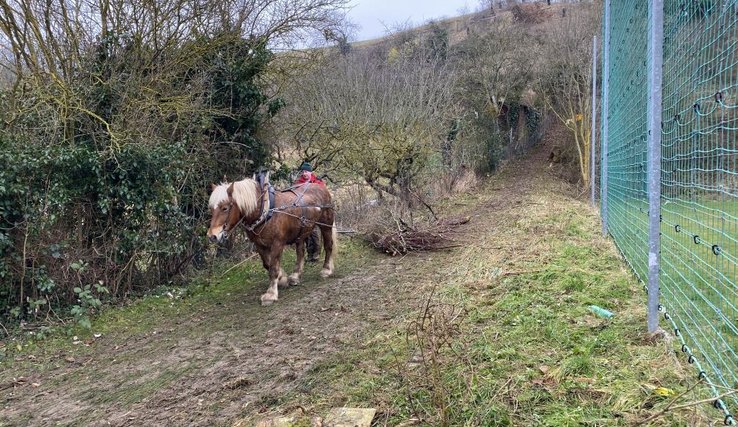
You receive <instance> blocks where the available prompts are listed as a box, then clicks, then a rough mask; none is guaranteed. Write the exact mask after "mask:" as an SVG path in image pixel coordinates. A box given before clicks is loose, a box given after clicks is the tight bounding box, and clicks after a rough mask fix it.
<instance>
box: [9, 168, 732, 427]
mask: <svg viewBox="0 0 738 427" xmlns="http://www.w3.org/2000/svg"><path fill="white" fill-rule="evenodd" d="M506 179H508V178H507V177H506V176H505V173H502V174H501V175H500V176H499V177H497V178H495V179H493V180H492V182H491V183H490V184H488V186H487V188H486V191H482V192H480V193H477V194H466V195H462V196H460V197H459V198H456V199H454V200H453V201H449V202H448V205H445V206H443V207H442V208H443V211H444V212H448V213H449V215H451V214H456V213H458V212H462V211H463V212H468V211H472V212H476V213H479V215H478V216H476V217H475V218H474V219H473V220H472V223H471V226H470V228H469V230H468V231H467V235H466V236H463V237H462V238H463V239H467V240H465V241H467V242H468V243H467V244H465V245H463V246H462V247H460V248H458V249H454V250H452V251H445V252H439V253H428V254H411V255H408V256H406V257H404V258H395V259H392V260H389V259H387V258H385V257H383V256H382V255H379V254H376V253H375V252H373V251H372V250H371V249H369V248H367V247H366V246H365V245H363V244H361V243H359V242H356V241H352V240H347V239H344V240H343V241H342V245H341V249H340V257H339V260H340V267H339V269H340V270H339V274H340V275H342V276H344V278H347V279H350V278H351V274H352V273H353V272H358V273H357V274H360V273H361V272H363V271H366V270H371V269H372V268H374V267H373V266H376V265H378V264H384V265H385V266H387V265H388V264H390V263H391V265H392V266H393V268H385V270H382V271H385V272H386V274H383V275H382V276H381V277H379V279H378V282H377V283H372V286H376V287H385V288H389V287H403V288H406V289H408V290H409V292H411V293H413V294H415V295H416V299H415V300H416V304H415V305H414V306H410V307H408V308H407V309H406V310H404V311H401V312H398V313H393V315H394V317H393V318H391V319H388V320H387V321H386V322H384V323H381V324H379V323H377V324H375V325H374V326H373V327H371V328H369V329H367V330H365V331H364V332H363V333H361V334H360V335H358V336H356V337H355V338H352V340H353V341H351V342H348V343H345V345H343V347H342V349H341V351H340V352H337V353H336V354H334V355H332V356H329V357H327V358H325V359H323V360H320V361H318V362H316V363H315V364H313V365H311V368H310V369H309V371H308V372H307V374H304V375H301V376H299V377H297V378H295V379H294V381H293V386H292V387H291V388H290V389H289V390H288V391H286V392H279V393H265V394H264V395H262V396H261V398H260V399H261V400H260V402H257V403H256V404H254V405H253V406H250V407H247V408H246V409H244V410H243V413H242V415H243V416H245V417H246V419H247V420H251V421H253V420H255V419H257V418H259V417H261V415H262V414H261V413H260V411H262V410H265V411H267V413H280V412H281V413H289V412H291V411H292V410H293V409H294V408H296V407H300V408H303V410H304V411H305V413H307V414H308V415H315V414H325V413H326V412H327V410H328V409H329V408H332V407H336V406H358V407H365V406H370V407H375V408H377V409H378V410H379V415H378V417H377V418H376V419H375V425H398V424H401V423H404V422H407V421H409V420H418V421H419V422H420V424H421V425H454V426H457V425H458V426H493V425H541V426H582V425H590V426H595V425H597V426H609V425H615V426H617V425H629V424H630V423H632V422H634V421H637V420H639V419H644V418H645V417H646V416H648V415H649V414H651V413H653V411H657V410H659V409H660V408H663V407H664V406H665V405H666V404H667V402H668V398H665V397H661V396H658V395H656V394H654V393H653V390H654V389H655V388H656V387H666V388H669V389H672V390H674V391H675V392H676V393H679V392H681V391H684V390H686V389H687V388H688V387H689V386H690V385H691V384H693V383H694V377H695V376H696V375H693V374H694V373H693V372H692V371H691V370H690V369H685V368H684V367H682V366H680V365H679V363H678V362H677V360H676V358H675V357H674V355H673V348H672V347H670V346H669V345H667V344H664V343H663V342H659V341H656V342H654V341H652V340H648V339H647V337H646V334H645V294H644V293H643V290H642V286H641V285H640V284H639V283H638V282H637V280H636V279H635V278H634V277H633V275H632V274H631V273H630V271H629V270H628V269H627V268H626V267H625V266H624V264H623V262H622V260H621V259H620V257H619V256H618V253H617V251H616V250H615V248H614V246H613V245H612V243H611V242H610V241H608V240H605V239H603V238H602V237H600V232H599V224H598V221H597V214H596V212H594V210H592V209H591V208H589V207H587V206H586V205H584V204H583V203H580V202H578V201H576V200H573V199H571V198H569V197H567V196H565V195H564V194H561V193H560V192H557V191H554V190H552V189H551V188H550V187H546V186H544V185H543V184H541V183H537V184H536V185H537V186H538V187H536V188H534V189H533V190H530V191H528V192H526V191H520V190H519V189H518V188H514V189H511V190H508V191H509V192H508V193H505V191H506V190H505V188H504V185H503V184H504V183H505V180H506ZM544 179H545V178H544ZM501 185H502V188H501V187H500V186H501ZM493 188H494V190H493ZM499 191H502V194H499ZM293 256H294V255H293V254H289V253H288V254H287V256H286V258H287V259H285V260H284V262H285V264H288V263H291V262H292V257H293ZM222 271H226V268H223V269H222ZM210 275H211V277H214V279H213V280H204V279H202V280H200V281H198V282H196V283H195V284H194V285H193V286H191V287H189V288H188V289H187V290H186V292H184V293H183V294H182V295H181V297H176V298H170V297H167V296H150V297H147V298H144V299H142V300H140V301H137V302H134V303H132V304H130V305H129V306H126V307H121V308H114V309H109V310H106V311H105V312H103V313H102V314H101V315H100V316H97V317H96V318H94V319H93V322H92V325H93V326H92V329H91V330H90V331H84V330H81V329H78V328H69V329H64V328H62V329H59V330H57V331H55V332H53V333H52V334H51V335H49V336H48V337H47V338H46V339H45V340H43V341H42V342H38V341H35V340H32V339H25V340H19V341H14V342H12V343H10V345H8V346H7V347H8V348H10V349H11V357H9V358H8V359H7V360H6V362H4V363H5V367H8V368H10V369H8V370H4V373H0V384H2V383H4V382H7V381H9V380H10V379H11V377H13V376H14V375H15V374H14V372H22V371H24V370H26V369H28V368H30V367H32V368H33V369H34V371H35V372H37V373H43V372H45V371H47V370H48V371H51V370H54V369H57V370H58V369H59V368H58V366H56V367H55V366H54V363H58V360H59V357H58V355H59V354H61V355H62V356H64V357H67V356H70V357H73V358H74V359H76V360H77V361H84V360H85V359H86V357H87V356H88V355H90V354H93V353H94V352H95V351H98V352H99V351H100V346H111V345H113V344H114V343H121V345H122V344H125V343H126V342H127V341H130V340H131V338H136V337H151V336H152V334H154V333H156V332H157V331H159V332H161V331H166V330H167V329H180V332H182V331H181V329H182V326H181V325H180V323H179V322H183V324H185V325H189V326H188V328H190V330H188V331H187V334H186V337H187V338H188V339H190V340H199V339H200V338H198V336H197V335H198V334H203V335H206V334H210V333H214V332H217V331H219V330H222V329H223V328H227V327H228V326H227V325H228V324H229V323H230V322H229V321H230V319H231V316H241V317H243V316H247V317H248V318H247V319H246V320H244V319H243V318H241V324H245V325H248V324H249V322H250V319H251V318H252V317H250V316H254V317H253V320H254V321H258V320H259V317H258V316H260V315H261V314H259V313H262V311H260V310H254V311H253V313H246V314H244V313H241V312H240V310H242V307H243V302H242V301H241V300H242V299H243V298H244V295H258V293H259V292H260V291H261V287H263V284H264V283H263V282H264V277H265V276H264V272H263V271H262V270H261V266H260V265H259V263H258V262H257V261H256V260H253V262H251V261H250V262H246V263H244V264H243V265H241V266H239V267H238V268H234V269H232V270H231V271H230V272H229V273H227V274H225V275H222V274H218V273H217V271H213V272H210ZM221 276H223V277H221ZM313 279H316V280H317V269H313V270H309V271H308V275H307V277H306V280H313ZM291 292H293V297H295V298H299V296H300V293H301V292H306V290H305V289H300V288H296V289H294V290H292V291H291ZM589 305H599V306H601V307H604V308H607V309H609V310H611V311H613V312H614V313H615V317H614V318H613V319H610V320H607V319H601V318H599V317H596V316H595V315H594V314H593V313H591V312H590V311H589V309H588V306H589ZM426 308H427V310H426ZM283 309H284V308H283ZM376 310H377V311H380V312H381V310H382V307H377V308H376ZM199 318H202V319H205V320H204V321H203V322H196V320H197V319H199ZM93 333H102V334H103V341H101V342H100V343H99V344H93V345H92V346H90V347H86V346H84V345H77V346H70V341H71V338H70V337H71V336H73V335H77V336H78V337H79V338H80V339H81V340H87V339H92V334H93ZM184 336H185V334H184V332H182V333H181V334H180V335H179V336H178V337H184ZM147 342H148V345H149V347H146V348H141V349H137V348H136V344H135V341H134V342H133V343H131V344H129V345H130V348H132V349H133V350H130V349H129V350H127V351H126V352H120V353H118V352H115V351H114V349H110V350H109V355H110V358H114V359H113V360H118V362H117V363H121V365H128V366H138V365H136V364H135V359H136V358H137V357H138V355H139V354H140V353H139V352H140V351H146V352H162V353H161V354H162V357H164V355H165V354H166V352H167V344H166V339H165V338H162V339H161V341H159V339H154V340H151V339H149V340H148V341H147ZM16 345H21V347H22V350H21V351H17V350H15V346H16ZM30 356H34V357H33V358H31V357H30ZM216 356H217V357H222V356H223V355H222V354H220V355H218V354H213V355H212V357H216ZM421 356H422V357H421ZM212 357H211V356H208V357H204V358H201V359H192V360H188V361H184V362H182V363H179V362H177V363H169V364H164V365H162V366H160V367H158V366H140V369H134V370H129V371H127V372H121V373H117V372H112V371H114V370H111V369H109V368H108V369H107V370H106V371H105V373H104V375H105V377H104V378H103V379H102V381H100V382H99V383H100V384H102V385H97V386H96V388H90V389H89V390H87V391H85V390H82V395H80V396H81V398H84V399H87V400H88V401H91V402H94V403H95V405H97V406H99V407H103V408H104V407H110V406H111V405H114V406H115V405H117V406H116V407H117V408H122V409H125V408H131V407H135V405H136V404H138V403H140V402H146V401H147V399H149V398H150V397H151V396H152V395H153V394H154V393H156V392H157V391H160V390H167V389H170V388H172V387H176V385H177V383H178V381H179V380H180V379H181V378H182V377H186V376H188V375H198V373H200V372H202V371H205V370H206V369H207V367H208V366H210V365H209V364H212V363H213V359H212ZM98 359H99V358H98ZM149 360H150V359H149ZM96 363H113V364H114V363H116V362H113V361H111V360H102V361H97V362H96ZM96 366H97V365H94V364H92V365H90V366H89V367H88V368H85V369H78V370H75V371H70V372H68V373H65V375H64V376H63V377H62V376H58V377H56V378H54V377H51V378H50V379H49V380H48V381H47V382H46V383H45V385H44V386H45V387H46V388H48V389H53V388H54V387H55V386H58V387H59V388H60V389H62V390H64V387H70V384H74V383H75V381H74V379H75V378H77V377H79V378H80V379H81V378H82V377H86V376H89V375H96V374H98V371H97V369H96ZM85 393H87V394H85ZM219 393H220V392H219ZM223 393H225V394H216V396H224V397H225V398H226V399H231V398H233V399H237V398H238V396H239V394H238V393H239V392H238V390H232V391H228V392H223ZM703 396H704V393H703V391H699V390H698V391H696V392H692V393H690V394H688V395H686V396H684V398H683V399H697V398H699V397H703ZM222 402H223V400H222V399H219V400H217V401H214V402H212V403H211V405H212V408H213V410H214V411H217V410H218V407H219V406H218V405H222V404H224V403H222ZM257 408H258V410H257ZM718 415H719V414H717V413H716V412H710V413H707V414H705V412H703V407H700V408H697V409H694V408H693V409H692V410H682V411H677V412H669V413H667V414H665V415H664V416H663V417H660V418H658V419H657V420H656V421H655V422H654V423H653V424H652V425H665V426H666V425H668V426H672V425H676V426H679V425H690V423H697V424H705V423H706V420H707V419H708V417H716V418H717V417H718ZM88 417H89V419H86V421H90V422H92V421H94V420H95V419H94V417H95V414H92V415H89V416H88ZM0 419H1V418H0ZM16 420H17V419H16ZM78 421H79V420H78ZM306 422H307V421H306V419H305V418H304V417H303V418H302V419H300V420H299V421H298V423H303V424H305V425H307V424H306ZM243 425H248V422H247V424H243Z"/></svg>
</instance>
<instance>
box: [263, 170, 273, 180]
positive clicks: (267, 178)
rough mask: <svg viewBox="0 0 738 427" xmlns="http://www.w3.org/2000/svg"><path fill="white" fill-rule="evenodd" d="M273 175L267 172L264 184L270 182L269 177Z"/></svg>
mask: <svg viewBox="0 0 738 427" xmlns="http://www.w3.org/2000/svg"><path fill="white" fill-rule="evenodd" d="M271 174H272V173H271V172H270V171H267V172H266V175H265V178H264V182H269V175H271Z"/></svg>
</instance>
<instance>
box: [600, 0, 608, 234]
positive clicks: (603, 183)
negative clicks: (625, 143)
mask: <svg viewBox="0 0 738 427" xmlns="http://www.w3.org/2000/svg"><path fill="white" fill-rule="evenodd" d="M604 24H605V37H604V40H603V41H602V108H601V110H602V136H601V137H600V139H601V140H602V142H601V143H600V152H601V156H600V209H601V210H602V235H603V236H607V178H608V177H607V142H608V141H607V139H608V137H609V134H608V121H609V118H608V115H609V114H610V0H605V22H604Z"/></svg>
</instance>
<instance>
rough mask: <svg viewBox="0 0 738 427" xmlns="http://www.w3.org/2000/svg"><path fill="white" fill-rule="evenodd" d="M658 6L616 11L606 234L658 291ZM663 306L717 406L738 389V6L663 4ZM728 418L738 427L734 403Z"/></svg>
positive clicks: (728, 402)
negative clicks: (652, 21) (654, 261)
mask: <svg viewBox="0 0 738 427" xmlns="http://www.w3.org/2000/svg"><path fill="white" fill-rule="evenodd" d="M647 11H648V4H647V2H638V1H623V2H611V12H610V13H611V16H610V32H611V34H610V37H611V43H610V45H609V54H610V59H609V65H608V67H609V72H610V78H609V82H606V83H608V84H609V102H608V105H607V106H605V107H606V108H607V114H608V118H609V121H608V126H609V139H608V149H607V153H606V154H605V159H606V161H607V166H608V172H607V177H603V178H602V179H607V183H608V186H607V191H606V193H605V194H603V195H602V196H603V197H607V198H608V201H607V220H608V221H607V226H608V229H609V232H610V234H611V235H612V237H613V239H614V240H615V243H616V245H617V246H618V248H619V249H620V251H621V252H622V253H623V256H624V257H625V259H626V260H627V262H628V263H629V264H630V265H631V267H632V268H633V271H634V272H635V273H636V275H637V276H638V277H639V278H640V279H641V280H643V281H645V280H647V272H648V262H647V253H648V211H649V205H648V198H647V192H646V168H647V164H646V151H647V150H646V149H647V147H646V113H647V111H648V105H647V93H648V90H647V81H648V78H647V74H646V73H647V72H648V70H647V56H646V55H647V51H646V45H647V29H648V25H649V23H648V13H647ZM663 42H664V44H663V51H664V54H663V76H662V78H663V101H662V109H663V115H662V123H661V126H662V132H661V135H662V143H661V212H660V214H661V227H660V228H661V265H660V267H661V270H660V275H659V281H660V290H661V295H660V298H661V305H662V308H663V313H664V318H665V319H666V322H665V323H662V325H663V326H664V327H665V328H667V327H668V328H670V329H673V331H674V332H675V333H676V334H677V336H678V337H679V340H680V344H681V350H682V352H683V353H684V355H685V357H686V358H687V359H688V361H689V362H690V363H693V364H694V365H695V367H696V371H697V375H699V376H700V377H705V379H706V380H707V383H708V384H709V386H710V388H711V390H712V392H713V394H715V395H719V394H722V393H725V391H726V389H727V388H735V387H736V386H737V385H738V0H699V1H669V0H667V1H665V2H664V40H663ZM717 406H719V407H721V408H720V409H722V410H723V412H724V413H725V415H726V422H731V421H732V419H731V417H730V416H729V415H730V412H729V408H736V407H738V400H737V399H736V398H735V397H734V396H731V397H728V398H725V399H723V400H722V401H720V402H718V404H717Z"/></svg>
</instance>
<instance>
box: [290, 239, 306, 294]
mask: <svg viewBox="0 0 738 427" xmlns="http://www.w3.org/2000/svg"><path fill="white" fill-rule="evenodd" d="M295 252H297V260H296V261H295V271H294V272H293V273H292V274H290V279H289V283H290V285H297V284H298V283H300V278H301V277H302V269H303V268H304V267H305V241H304V240H298V241H297V243H295Z"/></svg>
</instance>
